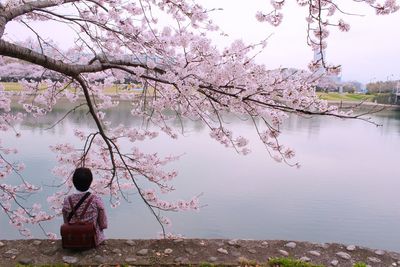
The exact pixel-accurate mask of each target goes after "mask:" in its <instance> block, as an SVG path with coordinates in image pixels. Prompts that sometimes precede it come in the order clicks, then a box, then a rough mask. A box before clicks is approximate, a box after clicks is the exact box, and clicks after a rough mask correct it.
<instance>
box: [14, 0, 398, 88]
mask: <svg viewBox="0 0 400 267" xmlns="http://www.w3.org/2000/svg"><path fill="white" fill-rule="evenodd" d="M198 2H199V3H201V4H203V5H204V6H205V7H210V8H211V7H221V8H223V11H215V12H213V13H211V15H210V16H211V17H212V19H213V20H214V22H216V23H217V24H218V25H220V27H221V29H223V30H224V31H225V32H226V33H227V34H229V38H228V40H233V39H243V40H244V41H245V42H249V43H250V42H257V41H259V40H262V39H265V37H267V36H269V35H271V34H272V36H271V37H270V38H269V41H268V46H267V47H266V50H265V51H264V52H263V53H262V54H261V55H260V56H259V57H258V58H257V61H258V62H259V63H263V64H266V65H267V66H268V67H270V68H277V67H294V68H303V69H304V68H307V65H308V63H309V62H310V60H311V59H312V57H313V52H312V51H311V49H310V48H309V47H308V46H307V45H306V26H307V25H306V21H305V17H306V15H307V13H306V9H304V8H299V7H298V6H297V4H295V1H294V0H291V1H287V2H288V4H287V6H285V7H286V8H285V9H284V10H283V12H284V14H285V16H284V20H283V23H282V24H281V25H280V26H279V27H277V28H276V27H272V26H270V25H269V24H267V23H259V22H257V21H256V19H255V13H256V11H257V10H262V9H263V10H265V11H268V10H271V7H270V5H269V0H247V1H233V0H199V1H198ZM340 2H342V3H344V6H343V7H344V8H345V10H346V11H349V12H352V13H357V14H361V15H365V16H341V17H343V18H344V20H345V21H346V22H349V23H350V26H351V29H350V32H347V33H343V32H340V31H338V30H337V29H331V30H330V36H329V39H328V49H327V51H326V57H327V61H328V62H329V63H334V64H340V65H342V69H343V72H342V80H358V81H361V82H364V83H367V82H369V81H376V80H387V79H400V12H397V13H395V14H391V15H388V16H376V15H375V13H374V11H373V10H372V9H370V8H367V7H366V6H365V5H363V4H359V3H353V4H351V3H350V2H352V1H349V0H340V1H339V3H340ZM57 27H58V28H56V27H55V25H46V26H45V27H40V28H41V31H43V32H45V33H47V35H49V36H50V35H51V36H54V35H55V33H56V35H55V37H54V39H55V41H57V42H58V43H59V44H60V45H61V46H63V47H65V46H69V45H72V38H71V37H70V36H68V31H66V29H65V28H64V29H60V28H59V26H57ZM7 35H8V37H10V38H12V39H14V40H16V39H20V40H21V39H24V38H26V36H27V31H26V30H25V29H23V28H22V27H17V26H16V25H11V26H9V27H8V28H7ZM213 39H214V40H215V41H216V43H217V44H218V45H219V46H221V47H222V46H223V45H226V44H227V43H228V40H226V39H221V37H220V36H213Z"/></svg>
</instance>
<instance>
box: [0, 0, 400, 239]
mask: <svg viewBox="0 0 400 267" xmlns="http://www.w3.org/2000/svg"><path fill="white" fill-rule="evenodd" d="M354 1H355V2H360V4H366V5H369V6H371V7H372V8H374V9H376V12H377V14H378V15H383V14H389V13H392V12H395V11H397V10H398V9H399V7H398V5H397V3H396V1H395V0H386V1H385V2H383V3H382V2H378V1H375V0H354ZM199 2H200V1H199ZM337 2H339V1H336V0H297V3H298V4H299V5H300V6H306V7H307V8H308V13H307V14H306V17H307V22H306V23H307V36H308V37H307V42H308V44H309V45H310V47H311V49H313V50H316V51H319V52H320V53H321V58H320V59H319V60H317V61H313V62H311V63H310V66H309V70H291V69H276V70H269V69H267V68H266V67H265V66H263V65H260V64H256V63H255V61H254V58H255V57H256V55H257V53H258V52H259V51H261V50H262V49H264V48H265V44H266V41H261V42H260V43H257V44H245V43H244V42H243V41H240V40H237V41H234V42H232V44H231V45H230V46H229V47H226V48H225V49H222V50H219V49H217V47H216V46H215V45H214V44H213V41H212V39H210V38H209V37H208V33H209V32H215V31H219V29H218V27H217V25H215V24H213V22H212V21H211V20H210V19H209V16H208V13H209V12H212V11H213V10H207V9H205V8H203V7H202V6H201V5H200V4H199V3H196V2H194V1H186V0H124V1H122V0H6V1H2V2H0V76H2V77H8V78H10V77H12V78H14V79H17V80H18V82H19V84H20V87H21V90H20V91H17V92H7V91H5V90H4V88H3V86H2V85H1V84H0V110H1V113H0V130H1V131H15V134H16V135H19V133H18V132H17V131H16V130H15V129H14V125H16V124H17V123H18V122H20V121H21V120H23V119H24V118H25V117H26V116H34V117H36V116H46V114H48V113H49V112H51V111H52V109H53V107H54V106H55V105H56V104H57V102H58V100H60V99H68V100H69V101H70V102H71V103H73V104H74V108H72V109H71V110H70V111H69V112H68V113H66V114H65V116H63V117H62V118H60V120H58V122H59V121H61V120H62V119H64V118H65V117H66V116H68V115H69V114H70V113H71V112H72V111H74V110H76V109H87V110H88V114H89V115H90V119H91V120H93V121H94V123H95V125H96V131H93V132H84V131H81V130H78V129H76V130H75V136H76V138H78V139H80V140H81V141H82V144H83V145H82V146H81V147H75V146H73V145H71V144H69V143H68V140H65V142H64V143H60V144H52V145H51V150H52V151H53V152H54V153H55V156H56V158H57V161H58V165H57V166H55V167H54V169H53V173H54V175H56V176H59V177H60V179H61V181H62V182H61V184H62V185H63V186H61V187H60V188H59V190H58V191H57V192H55V193H54V195H52V196H50V197H49V198H48V201H49V203H50V205H51V207H52V209H53V212H52V213H46V212H44V211H43V210H42V209H41V207H40V206H39V205H37V204H33V205H32V207H26V206H24V205H22V204H21V203H20V201H19V197H20V196H21V195H23V194H26V193H32V192H35V191H38V190H40V187H38V186H35V185H32V184H30V183H29V181H28V180H27V179H26V178H25V177H24V176H23V174H22V171H23V169H24V165H23V163H22V162H11V161H10V160H8V154H10V153H17V151H16V150H15V149H14V148H8V147H4V146H3V145H2V144H1V143H0V179H1V180H4V179H5V177H7V176H8V175H10V174H11V173H14V174H17V176H18V177H20V179H21V184H20V185H17V186H13V185H9V184H5V183H1V184H0V207H1V209H2V211H3V212H4V213H5V214H6V215H7V216H8V217H9V219H10V222H11V223H12V224H13V225H14V226H15V227H16V228H17V229H18V230H19V231H20V232H21V233H22V234H24V235H27V236H29V235H30V232H29V230H28V229H27V228H26V225H27V224H39V225H40V223H41V222H43V221H46V220H51V219H52V218H54V217H55V216H58V215H60V209H61V204H62V200H63V197H64V196H65V195H67V194H68V193H69V191H70V190H71V188H72V183H71V179H70V178H71V174H72V172H73V170H74V169H75V168H76V167H78V166H87V167H89V168H91V169H92V170H93V171H94V172H95V173H96V177H99V179H97V180H96V181H95V183H94V185H93V188H92V189H93V190H94V191H95V192H97V193H99V194H109V195H110V196H111V199H112V205H113V206H118V204H119V202H120V200H122V199H123V198H125V195H124V192H125V191H126V190H134V191H136V192H138V193H139V194H138V196H139V197H140V198H141V199H142V200H143V201H144V202H145V203H146V205H147V206H148V207H149V208H150V211H151V212H152V213H153V214H154V216H155V218H156V220H158V222H159V223H160V225H161V228H162V231H163V234H164V236H165V235H166V232H165V229H164V225H168V224H169V223H170V222H169V220H168V218H166V217H164V216H163V212H164V211H181V210H197V209H199V200H198V197H193V198H192V199H189V200H186V201H176V202H169V201H165V200H162V198H160V194H161V193H168V192H170V191H172V190H174V188H173V186H172V185H171V180H173V178H174V177H176V176H177V172H176V171H166V170H165V168H164V166H165V165H166V164H168V163H169V162H171V161H174V160H177V159H178V158H179V157H174V156H170V157H166V158H161V157H159V156H158V155H157V154H146V153H143V152H142V151H141V150H140V141H143V140H146V139H153V138H157V136H158V134H159V132H163V133H165V134H167V135H168V136H170V137H171V138H178V136H179V135H180V133H179V132H177V131H176V130H174V129H173V127H171V120H174V119H176V118H178V119H182V118H189V119H191V120H196V121H201V122H202V123H203V124H204V125H206V126H207V127H208V128H209V131H210V137H211V138H213V139H215V140H216V141H218V142H219V143H221V144H222V145H224V146H226V147H228V148H232V149H233V150H234V151H236V152H237V153H239V154H244V155H245V154H248V153H249V152H250V149H249V141H248V139H247V138H246V137H245V136H238V135H236V134H235V133H234V132H232V130H230V129H229V125H227V124H226V123H225V122H224V119H223V117H224V115H225V114H227V113H234V114H237V115H240V116H246V118H248V119H249V120H252V121H253V122H254V130H255V131H256V132H257V134H258V135H259V137H260V140H261V141H262V143H263V144H264V145H265V149H266V150H267V151H268V153H269V154H270V155H271V157H272V158H273V159H275V160H276V161H278V162H285V163H286V164H288V165H290V166H298V163H296V162H293V161H292V158H293V157H294V151H293V150H292V149H291V148H288V147H286V146H284V145H282V144H280V142H279V134H280V132H281V125H282V122H283V121H284V120H285V118H287V116H288V114H290V113H293V114H300V115H326V116H335V117H342V118H353V119H354V118H358V119H363V117H361V115H353V114H352V113H346V112H343V111H340V110H339V109H338V108H337V107H332V106H328V104H327V103H326V102H325V101H323V100H320V99H319V98H318V97H317V96H316V94H315V86H316V85H317V84H318V80H319V78H321V76H323V74H322V75H315V72H316V71H317V70H318V69H320V68H321V67H323V68H324V69H325V70H326V71H325V72H326V73H328V74H332V73H337V72H339V71H340V67H338V66H331V65H328V64H326V63H325V60H324V57H323V53H322V51H323V50H324V49H325V48H326V46H327V44H326V38H327V36H328V33H329V31H328V29H329V28H338V29H339V30H342V31H348V30H349V25H348V24H346V23H345V22H344V20H343V19H341V18H339V17H338V16H337V15H338V14H342V15H347V13H345V12H344V11H342V10H341V8H340V5H339V4H338V3H337ZM271 3H272V11H271V12H270V13H268V10H264V9H261V8H260V12H258V13H257V14H249V15H255V16H256V17H257V19H258V20H259V21H260V22H263V21H267V22H270V23H271V24H272V25H274V26H278V25H279V24H280V22H281V21H282V19H283V13H282V11H281V10H282V9H283V8H284V4H285V0H280V1H278V0H272V1H271ZM262 8H263V7H262ZM336 13H338V14H336ZM10 22H14V23H19V24H21V25H24V26H25V27H26V28H27V29H29V30H30V31H31V32H32V33H33V36H35V38H33V39H28V40H26V41H25V42H15V41H13V40H12V38H11V37H10V36H9V35H8V34H7V25H8V24H9V23H10ZM35 22H43V23H51V24H52V25H53V27H56V26H61V25H64V26H65V25H66V26H68V27H69V28H70V29H71V30H72V31H73V32H74V36H73V38H74V44H75V45H74V46H73V47H71V48H70V49H68V50H67V51H65V50H62V49H60V48H59V47H58V46H57V45H56V44H55V41H54V40H52V39H49V38H47V37H44V36H42V35H41V34H40V33H39V32H37V31H36V30H35V26H34V23H35ZM56 34H57V33H55V35H56ZM132 84H140V85H141V86H142V87H143V90H142V92H141V93H140V94H137V93H134V92H133V91H132V90H131V89H130V88H131V87H130V86H127V85H132ZM111 87H112V88H114V87H115V88H119V89H120V90H116V93H114V94H108V93H107V89H108V88H111ZM123 87H126V88H125V89H122V88H123ZM121 101H130V102H131V106H132V108H131V114H132V115H133V116H140V117H141V118H143V119H144V120H146V121H147V122H148V123H151V124H152V125H153V126H154V129H157V130H154V131H150V130H148V129H146V128H144V129H143V128H132V127H128V126H125V125H117V126H114V125H112V123H111V122H110V121H107V119H106V113H107V111H110V110H115V109H118V105H119V103H120V102H121ZM12 102H15V103H18V104H19V105H22V107H23V108H24V112H19V113H16V112H14V111H13V110H12V109H11V103H12ZM166 111H168V112H166ZM54 123H57V121H56V122H54ZM0 141H1V140H0ZM126 143H129V144H130V145H129V146H126ZM143 181H146V183H143ZM143 184H145V185H146V186H142V185H143ZM43 230H44V229H43ZM44 231H45V230H44ZM45 233H46V235H47V236H48V237H51V238H54V237H55V235H54V234H52V233H47V232H45Z"/></svg>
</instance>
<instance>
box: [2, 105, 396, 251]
mask: <svg viewBox="0 0 400 267" xmlns="http://www.w3.org/2000/svg"><path fill="white" fill-rule="evenodd" d="M65 112H66V110H65V109H63V108H60V109H58V110H55V111H54V112H53V113H52V114H51V116H50V119H47V120H46V121H45V120H43V119H39V120H38V119H30V120H28V121H27V122H24V124H22V125H19V126H18V127H17V128H19V129H20V131H21V133H22V136H21V137H20V138H18V139H17V138H15V137H14V135H11V134H10V135H7V134H3V133H2V139H3V144H4V145H14V146H16V147H17V148H18V149H19V155H18V156H19V158H21V159H22V160H23V161H24V162H25V164H26V170H25V172H24V175H25V176H26V177H29V181H32V182H33V183H37V184H40V185H42V186H43V192H41V193H40V194H37V195H34V196H32V197H31V198H30V201H37V202H40V203H42V204H43V206H46V207H47V203H46V198H47V197H48V196H49V195H51V194H52V193H53V192H54V191H55V188H54V187H51V186H49V185H51V184H54V183H57V181H58V180H57V178H55V177H54V176H53V175H52V174H51V169H52V167H53V166H54V164H55V161H54V154H53V153H52V152H50V151H49V148H48V147H49V145H51V144H55V143H58V142H64V141H65V140H67V141H69V142H71V143H74V142H77V141H76V138H73V137H72V132H73V129H74V128H80V129H83V130H86V129H88V128H93V125H92V124H91V123H88V120H87V117H86V113H85V112H83V111H82V112H77V113H75V114H73V115H72V116H70V117H68V118H67V119H66V120H64V121H63V122H61V123H60V124H59V125H58V126H57V127H55V128H53V129H51V130H45V128H46V127H48V126H50V125H51V124H52V123H54V122H55V121H57V120H58V119H59V118H61V117H62V116H63V114H65ZM110 117H111V120H112V121H113V123H115V124H119V123H124V124H130V125H138V126H139V125H141V120H140V119H133V118H132V117H131V116H129V111H128V110H121V112H118V113H115V114H110ZM372 117H373V120H374V121H375V122H377V123H380V124H383V126H382V127H375V126H374V125H372V124H369V123H366V122H363V121H359V120H340V119H334V118H327V117H313V118H301V117H297V116H292V117H290V118H289V120H288V121H287V123H286V124H285V127H284V131H283V132H284V133H283V135H282V136H281V142H282V143H284V144H285V145H289V146H290V147H292V148H294V149H295V151H296V160H297V161H299V162H300V163H301V165H302V167H301V168H300V169H296V168H291V167H289V166H287V165H285V164H279V163H276V162H275V161H274V160H272V159H271V158H270V157H269V156H268V154H267V152H266V151H265V150H264V149H263V146H262V144H261V142H260V141H259V140H258V139H257V137H256V134H255V132H254V130H253V126H252V124H251V123H250V122H248V121H243V120H240V119H237V118H234V117H232V118H228V119H229V121H230V122H231V124H230V125H231V127H232V128H233V129H235V130H236V131H237V132H238V133H243V134H248V135H249V136H250V137H251V147H250V148H251V150H252V153H251V154H249V155H247V156H241V155H237V154H236V153H235V152H234V151H233V150H231V149H227V148H225V147H223V146H221V145H220V144H218V143H217V142H216V141H215V140H212V139H210V138H209V132H208V130H207V128H205V127H204V126H202V125H201V124H199V123H196V122H185V135H184V136H180V137H179V138H178V140H171V139H169V138H167V137H165V136H163V135H161V136H160V137H159V138H157V139H156V140H153V141H151V142H144V143H140V147H141V149H143V150H144V151H147V152H158V153H159V154H160V155H164V156H166V155H170V154H178V155H179V154H185V155H184V156H183V157H182V158H181V160H179V161H177V162H174V163H173V164H170V165H169V167H173V168H175V169H177V170H179V176H178V177H177V178H176V180H175V182H174V185H175V188H176V189H177V190H176V191H175V192H174V193H173V194H171V195H170V196H167V198H168V199H180V198H184V199H187V198H190V197H192V196H194V195H198V194H200V193H203V196H202V197H201V203H202V204H204V205H206V206H205V207H203V208H202V209H201V210H200V211H199V212H180V213H172V214H169V217H170V218H171V219H172V223H173V225H172V228H171V229H167V231H171V232H174V233H179V234H182V235H184V236H185V237H197V238H244V239H287V240H303V241H315V242H341V243H346V244H356V245H362V246H368V247H373V248H382V249H389V250H394V251H400V242H399V240H400V196H399V191H400V168H399V163H400V162H399V155H400V112H399V111H385V112H383V113H380V114H377V115H374V116H372ZM175 126H176V127H180V125H179V123H178V122H177V123H176V125H175ZM12 179H15V177H10V178H8V179H7V182H10V183H11V182H12ZM104 201H105V202H106V203H107V202H108V199H107V197H104ZM107 209H108V210H107V212H108V217H109V229H108V230H106V235H107V237H109V238H154V237H156V236H157V233H158V232H159V231H160V228H159V226H158V225H157V223H156V220H155V219H154V218H153V217H152V215H151V214H150V212H149V210H148V209H147V208H146V207H145V206H144V204H143V203H142V202H141V201H140V200H139V199H138V197H135V196H132V197H131V202H130V203H127V202H124V203H122V205H121V206H120V207H119V208H117V209H112V208H110V207H109V205H107ZM60 224H61V219H60V218H59V219H57V220H54V221H53V222H51V223H47V224H45V227H46V230H48V231H53V232H55V233H58V231H59V225H60ZM33 233H34V235H35V237H38V238H43V235H42V234H41V232H40V231H39V230H38V229H37V227H33ZM16 238H21V236H20V235H19V234H18V232H17V231H16V230H14V228H12V227H11V226H10V225H9V224H8V220H7V218H6V216H5V215H4V214H3V213H1V215H0V239H16Z"/></svg>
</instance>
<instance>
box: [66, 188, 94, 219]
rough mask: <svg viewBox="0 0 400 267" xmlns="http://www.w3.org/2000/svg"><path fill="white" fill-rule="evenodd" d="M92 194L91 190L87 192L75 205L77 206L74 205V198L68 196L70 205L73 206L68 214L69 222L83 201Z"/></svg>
mask: <svg viewBox="0 0 400 267" xmlns="http://www.w3.org/2000/svg"><path fill="white" fill-rule="evenodd" d="M89 195H90V192H86V194H85V195H83V197H82V198H81V199H80V200H79V202H78V203H77V204H76V205H75V207H73V206H72V200H71V197H68V201H69V205H70V206H71V212H70V213H69V215H68V218H67V222H69V221H70V220H71V219H72V217H73V216H74V214H75V212H76V211H77V210H78V209H79V207H80V206H81V205H82V203H83V201H85V199H87V198H88V196H89Z"/></svg>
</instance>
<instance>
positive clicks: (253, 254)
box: [0, 239, 400, 267]
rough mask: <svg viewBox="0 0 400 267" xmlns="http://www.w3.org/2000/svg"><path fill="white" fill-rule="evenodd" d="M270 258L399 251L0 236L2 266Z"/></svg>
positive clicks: (385, 266) (395, 259) (375, 256)
mask: <svg viewBox="0 0 400 267" xmlns="http://www.w3.org/2000/svg"><path fill="white" fill-rule="evenodd" d="M271 257H290V258H293V259H301V260H302V261H306V262H312V263H314V264H322V265H324V266H343V267H347V266H353V265H354V263H356V262H364V263H366V264H367V265H369V266H371V267H372V266H379V267H381V266H382V267H389V266H392V267H393V266H400V253H396V252H389V251H383V250H374V249H368V248H363V247H358V246H355V245H348V246H346V245H341V244H333V243H330V244H318V243H309V242H297V241H296V242H293V241H282V240H267V241H263V240H221V239H176V240H117V239H111V240H107V241H106V242H105V244H102V245H100V246H99V247H98V248H96V249H91V250H87V251H81V252H77V251H69V250H64V249H62V248H61V244H60V241H59V240H56V241H51V240H2V241H0V266H1V267H8V266H15V265H17V264H22V265H44V264H61V265H62V264H64V263H67V264H71V265H73V266H82V265H83V266H90V265H91V266H109V265H114V266H115V265H116V264H126V265H128V266H129V265H131V266H154V265H155V266H160V265H164V266H165V265H190V266H198V265H205V264H204V263H210V264H215V265H229V266H238V265H245V264H246V263H250V262H252V263H254V262H258V263H265V262H267V261H268V259H269V258H271Z"/></svg>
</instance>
